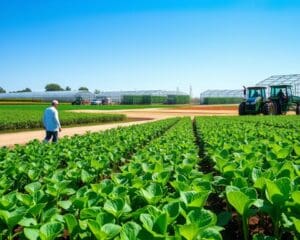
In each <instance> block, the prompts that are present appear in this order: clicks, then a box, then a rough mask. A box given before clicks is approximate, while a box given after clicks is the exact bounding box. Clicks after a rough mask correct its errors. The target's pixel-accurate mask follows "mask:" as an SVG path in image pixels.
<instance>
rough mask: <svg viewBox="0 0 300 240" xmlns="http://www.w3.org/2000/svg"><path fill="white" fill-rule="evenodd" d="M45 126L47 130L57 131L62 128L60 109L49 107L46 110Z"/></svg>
mask: <svg viewBox="0 0 300 240" xmlns="http://www.w3.org/2000/svg"><path fill="white" fill-rule="evenodd" d="M43 122H44V127H45V128H46V131H50V132H55V131H58V130H59V128H60V122H59V119H58V111H57V110H56V108H55V107H53V106H52V107H48V108H47V109H46V110H45V112H44V118H43Z"/></svg>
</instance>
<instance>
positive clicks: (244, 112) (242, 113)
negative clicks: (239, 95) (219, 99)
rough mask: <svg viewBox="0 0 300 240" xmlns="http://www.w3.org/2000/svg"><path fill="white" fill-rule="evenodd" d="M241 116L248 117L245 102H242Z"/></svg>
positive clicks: (240, 106)
mask: <svg viewBox="0 0 300 240" xmlns="http://www.w3.org/2000/svg"><path fill="white" fill-rule="evenodd" d="M239 115H240V116H242V115H246V104H245V102H241V103H240V105H239Z"/></svg>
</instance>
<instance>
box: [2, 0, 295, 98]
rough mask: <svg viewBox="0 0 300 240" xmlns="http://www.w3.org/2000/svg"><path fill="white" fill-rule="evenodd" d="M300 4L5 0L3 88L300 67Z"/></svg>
mask: <svg viewBox="0 0 300 240" xmlns="http://www.w3.org/2000/svg"><path fill="white" fill-rule="evenodd" d="M298 2H300V1H293V0H291V1H288V0H286V1H284V0H248V1H246V0H244V1H242V0H227V1H225V0H197V1H196V0H131V1H130V0H128V1H126V0H103V1H101V0H98V1H96V0H85V1H83V0H81V1H79V0H64V1H62V0H51V1H47V0H43V1H42V0H39V1H30V0H27V1H24V0H20V1H16V0H1V1H0V86H1V87H3V88H4V89H6V90H8V91H15V90H20V89H23V88H26V87H30V88H31V89H32V90H36V91H38V90H43V89H44V86H45V85H46V84H47V83H52V82H54V83H59V84H60V85H61V86H62V87H66V86H70V87H71V88H72V89H77V88H78V87H80V86H87V87H88V88H89V89H90V90H91V91H94V89H100V90H103V91H105V90H139V89H164V90H176V89H177V88H179V89H180V90H182V91H186V92H188V91H189V86H190V85H191V86H192V88H193V93H194V95H195V96H198V95H199V93H200V92H201V91H204V90H206V89H238V88H241V86H242V85H252V84H255V83H256V82H258V81H260V80H262V79H264V78H267V77H269V76H270V75H274V74H293V73H300V70H299V66H300V58H299V56H300V44H299V39H300V31H299V22H300V3H298Z"/></svg>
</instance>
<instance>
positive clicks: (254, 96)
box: [239, 87, 267, 115]
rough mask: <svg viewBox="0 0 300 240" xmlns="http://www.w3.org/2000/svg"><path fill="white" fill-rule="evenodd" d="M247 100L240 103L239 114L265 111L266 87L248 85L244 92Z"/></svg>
mask: <svg viewBox="0 0 300 240" xmlns="http://www.w3.org/2000/svg"><path fill="white" fill-rule="evenodd" d="M244 95H245V100H244V101H243V102H241V103H240V105H239V115H250V114H253V115H255V114H260V113H263V110H264V104H265V102H266V101H267V97H266V87H248V88H247V89H245V92H244Z"/></svg>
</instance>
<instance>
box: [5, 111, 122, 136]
mask: <svg viewBox="0 0 300 240" xmlns="http://www.w3.org/2000/svg"><path fill="white" fill-rule="evenodd" d="M1 112H2V111H1ZM59 115H60V122H61V125H62V126H68V125H77V124H87V123H106V122H115V121H123V120H125V119H126V116H125V115H123V114H98V113H73V112H68V111H60V113H59ZM42 117H43V111H36V110H26V111H19V110H14V109H9V110H6V111H3V112H2V113H1V115H0V131H3V130H16V129H33V128H43V121H42Z"/></svg>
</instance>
